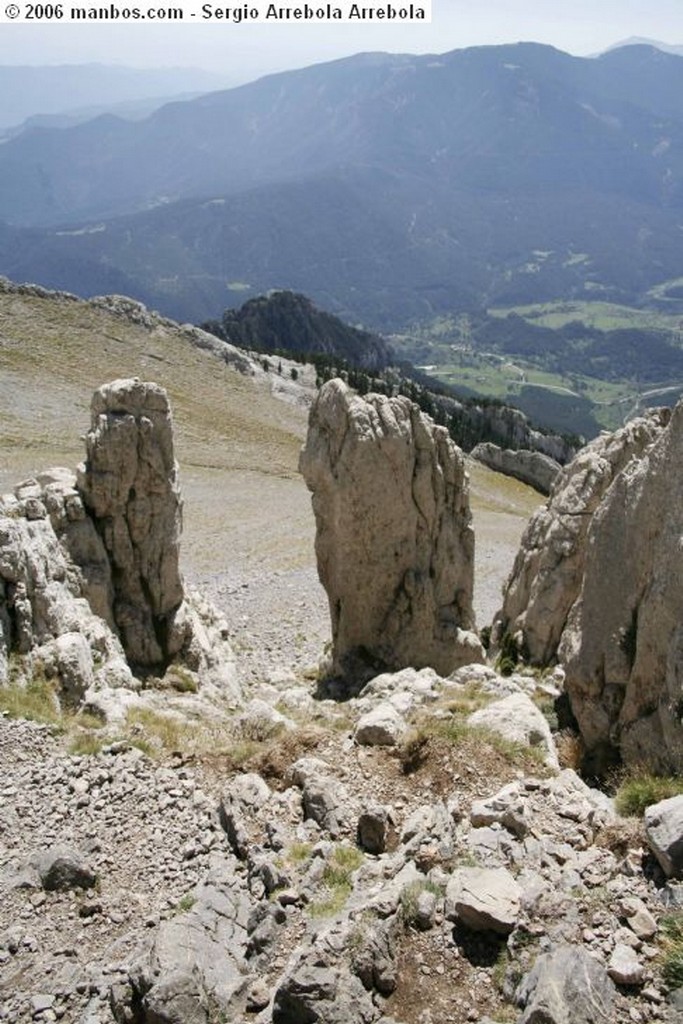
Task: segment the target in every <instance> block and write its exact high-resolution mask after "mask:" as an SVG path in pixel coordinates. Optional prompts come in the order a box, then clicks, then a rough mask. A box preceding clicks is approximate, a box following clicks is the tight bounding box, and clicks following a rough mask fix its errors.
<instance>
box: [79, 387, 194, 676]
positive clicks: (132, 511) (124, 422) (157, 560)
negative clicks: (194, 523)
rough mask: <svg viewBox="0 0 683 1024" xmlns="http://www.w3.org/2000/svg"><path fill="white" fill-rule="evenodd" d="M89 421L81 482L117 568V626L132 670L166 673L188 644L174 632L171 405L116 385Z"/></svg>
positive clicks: (176, 509) (175, 512) (175, 496)
mask: <svg viewBox="0 0 683 1024" xmlns="http://www.w3.org/2000/svg"><path fill="white" fill-rule="evenodd" d="M91 416H92V423H91V429H90V431H89V432H88V434H87V436H86V449H87V459H86V462H85V465H84V466H83V467H81V468H80V470H79V481H78V482H79V489H80V491H81V493H82V494H83V499H84V501H85V503H86V505H87V507H88V510H89V511H90V513H91V515H92V517H93V518H94V520H95V521H96V523H97V527H98V531H99V533H100V535H101V537H102V540H103V542H104V546H105V548H106V550H107V553H108V556H109V559H110V562H111V565H112V583H113V590H114V597H113V613H114V619H115V622H116V625H117V627H118V630H119V633H120V635H121V639H122V643H123V646H124V649H125V651H126V654H127V656H128V660H129V661H130V662H131V664H133V665H135V666H150V667H152V666H158V665H163V664H164V663H167V662H168V661H169V659H170V658H171V657H172V656H173V654H175V653H176V652H177V650H178V649H179V647H180V646H182V640H183V639H184V637H183V638H182V639H181V640H180V642H179V638H178V637H177V636H176V635H175V632H176V631H174V617H175V613H176V612H177V611H178V609H179V608H180V605H181V604H182V600H183V585H182V579H181V577H180V571H179V567H178V559H179V548H180V531H181V500H180V489H179V486H178V479H177V465H176V463H175V459H174V455H173V425H172V420H171V410H170V406H169V402H168V397H167V395H166V392H165V391H164V390H163V388H161V387H159V385H157V384H151V383H146V382H142V381H139V380H137V379H132V380H119V381H114V382H113V383H111V384H106V385H104V386H103V387H101V388H99V389H98V390H97V391H96V392H95V394H94V396H93V400H92V405H91Z"/></svg>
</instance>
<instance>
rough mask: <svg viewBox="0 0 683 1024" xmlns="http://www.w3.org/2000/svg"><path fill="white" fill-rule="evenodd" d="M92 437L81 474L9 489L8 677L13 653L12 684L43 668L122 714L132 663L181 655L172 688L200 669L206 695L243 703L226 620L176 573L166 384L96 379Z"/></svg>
mask: <svg viewBox="0 0 683 1024" xmlns="http://www.w3.org/2000/svg"><path fill="white" fill-rule="evenodd" d="M87 445H88V461H87V463H86V465H85V466H82V467H80V469H79V471H78V475H77V476H76V474H74V473H71V472H70V471H69V470H66V469H61V468H59V469H51V470H47V471H45V472H43V473H39V474H37V475H36V476H35V477H34V478H31V479H29V480H25V481H23V482H22V483H20V484H18V485H17V487H16V488H15V490H14V492H13V493H12V494H9V495H4V496H2V497H0V684H2V683H3V682H5V681H6V680H7V678H8V675H9V669H10V657H11V656H14V657H15V659H18V660H16V662H15V664H14V677H15V679H19V680H21V679H22V678H23V679H26V678H32V677H35V676H36V675H37V676H39V677H47V678H48V679H52V680H54V681H55V682H56V683H57V687H58V691H59V696H60V699H62V700H63V701H65V702H66V703H68V704H71V705H72V706H77V705H82V704H88V705H89V706H90V707H91V708H92V709H95V710H97V711H98V713H101V714H103V715H104V716H105V717H107V718H111V719H116V718H122V717H124V716H125V710H126V706H127V698H126V697H125V696H124V695H123V693H122V689H123V690H124V691H136V690H138V689H139V687H140V683H139V681H138V680H137V679H136V678H135V676H134V675H133V671H139V670H142V671H143V672H144V673H145V674H148V673H150V672H151V671H155V672H159V673H160V674H163V671H164V670H165V669H166V668H167V667H168V666H169V664H171V662H176V663H177V665H176V664H174V665H172V666H171V670H170V673H169V676H168V680H167V682H168V685H169V686H170V687H173V686H175V685H178V688H184V689H187V688H192V689H196V688H197V687H198V685H199V679H200V676H201V677H202V682H204V683H205V684H206V687H205V692H206V695H207V696H209V695H213V696H218V695H220V696H222V697H226V696H228V697H229V698H230V699H233V700H235V699H237V698H238V696H239V687H238V686H237V683H236V677H235V671H234V662H233V658H232V653H231V651H230V648H229V646H228V644H227V625H226V623H225V622H224V621H223V620H222V619H221V618H220V616H219V615H218V614H217V613H216V611H215V609H213V608H212V607H210V606H209V605H208V604H207V603H206V602H205V601H203V600H202V599H201V598H200V597H199V596H198V595H186V594H185V593H184V591H183V586H182V580H181V577H180V574H179V570H178V545H179V537H180V507H181V506H180V495H179V490H178V484H177V467H176V465H175V462H174V459H173V443H172V424H171V415H170V410H169V406H168V399H167V397H166V393H165V392H164V391H163V389H161V388H159V387H158V386H157V385H155V384H146V383H142V382H140V381H138V380H125V381H115V382H114V383H113V384H109V385H105V386H104V387H102V388H100V389H99V390H98V391H97V392H96V393H95V396H94V398H93V428H92V430H91V431H90V433H89V434H88V437H87ZM178 667H180V668H181V669H182V671H183V672H185V676H183V678H182V679H181V678H179V677H177V670H178ZM132 670H133V671H132ZM174 672H175V673H176V675H174V674H173V673H174ZM192 673H194V674H195V675H194V676H192V677H191V674H192Z"/></svg>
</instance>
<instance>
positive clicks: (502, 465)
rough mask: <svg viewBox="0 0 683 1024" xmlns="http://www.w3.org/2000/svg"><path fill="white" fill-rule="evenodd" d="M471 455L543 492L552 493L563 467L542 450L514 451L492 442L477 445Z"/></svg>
mask: <svg viewBox="0 0 683 1024" xmlns="http://www.w3.org/2000/svg"><path fill="white" fill-rule="evenodd" d="M470 455H471V456H472V458H473V459H476V460H477V461H478V462H482V463H483V464H484V465H485V466H488V467H489V468H490V469H495V470H496V472H498V473H504V474H505V476H513V477H514V478H515V479H516V480H521V481H522V483H523V484H528V485H529V486H530V487H533V488H535V490H537V491H540V492H541V494H550V488H551V487H552V485H553V483H554V481H555V478H556V477H557V474H558V473H559V472H560V469H561V468H562V467H561V466H560V463H559V462H556V461H555V459H552V458H551V457H550V456H549V455H544V454H543V453H542V452H533V451H528V450H527V449H526V448H521V449H520V450H519V451H512V449H510V448H499V447H498V445H496V444H491V443H490V442H482V443H481V444H478V445H476V447H475V448H473V449H472V451H471V452H470Z"/></svg>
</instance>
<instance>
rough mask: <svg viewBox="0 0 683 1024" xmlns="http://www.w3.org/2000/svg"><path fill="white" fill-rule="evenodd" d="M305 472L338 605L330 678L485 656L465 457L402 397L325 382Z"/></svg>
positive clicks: (323, 564) (304, 456) (322, 563)
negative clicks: (479, 635)
mask: <svg viewBox="0 0 683 1024" xmlns="http://www.w3.org/2000/svg"><path fill="white" fill-rule="evenodd" d="M300 469H301V471H302V473H303V475H304V478H305V480H306V483H307V485H308V487H309V490H311V491H312V493H313V509H314V512H315V517H316V525H317V534H316V554H317V558H318V574H319V576H320V579H321V582H322V583H323V586H324V587H325V589H326V591H327V595H328V599H329V603H330V613H331V617H332V636H333V652H332V657H333V672H334V673H336V674H338V675H340V676H342V677H345V678H346V679H347V680H352V681H353V682H354V683H357V682H358V681H365V680H366V679H368V678H369V677H370V676H371V675H374V674H376V673H377V672H378V671H381V670H383V669H385V668H389V669H400V668H403V667H406V666H412V667H415V668H422V667H424V666H432V667H433V668H435V669H436V671H437V672H440V673H441V674H444V675H447V674H448V673H449V672H451V671H452V670H454V669H455V668H457V667H458V666H459V665H462V664H465V663H467V662H472V661H477V660H482V654H481V648H480V645H479V643H478V641H477V640H476V638H475V637H473V636H472V635H471V634H468V633H467V632H466V631H468V630H471V629H472V628H473V626H474V614H473V611H472V584H473V559H474V533H473V530H472V525H471V515H470V509H469V492H468V480H467V475H466V473H465V468H464V460H463V456H462V453H461V452H460V450H459V449H458V448H457V447H456V446H455V445H454V444H453V442H452V441H451V439H450V438H449V436H448V433H447V431H446V430H445V429H444V428H443V427H437V426H434V424H433V423H432V421H431V420H430V419H428V418H427V417H426V416H424V415H423V414H422V413H421V412H420V410H419V409H418V407H417V406H416V405H414V404H413V403H412V402H410V401H409V400H408V399H406V398H402V397H399V398H386V397H385V396H383V395H367V396H366V397H365V398H361V397H360V396H358V395H356V394H354V393H353V392H352V391H351V390H350V389H349V388H348V387H347V386H346V385H345V384H344V383H343V382H342V381H340V380H333V381H329V382H328V383H327V384H326V385H324V387H323V388H322V389H321V391H320V393H319V395H318V398H317V400H316V402H315V403H314V405H313V408H312V409H311V415H310V420H309V430H308V437H307V440H306V445H305V447H304V449H303V451H302V453H301V460H300Z"/></svg>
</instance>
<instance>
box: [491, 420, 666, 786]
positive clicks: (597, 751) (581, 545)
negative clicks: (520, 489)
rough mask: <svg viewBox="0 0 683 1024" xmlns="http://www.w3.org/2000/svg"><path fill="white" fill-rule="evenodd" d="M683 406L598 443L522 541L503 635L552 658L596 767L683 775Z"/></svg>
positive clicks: (542, 659) (572, 468)
mask: <svg viewBox="0 0 683 1024" xmlns="http://www.w3.org/2000/svg"><path fill="white" fill-rule="evenodd" d="M681 465H683V405H679V406H678V407H677V408H676V409H675V410H674V412H673V413H670V412H669V411H668V410H656V411H654V412H652V413H651V414H650V415H649V416H647V417H643V418H642V419H638V420H634V421H633V422H632V423H629V424H628V425H627V426H626V427H624V428H623V429H622V430H619V431H617V433H616V434H614V435H607V436H602V437H600V438H598V439H597V440H596V441H594V442H593V443H592V444H591V445H589V446H588V447H587V448H586V449H584V450H583V451H582V452H580V453H579V455H578V456H577V458H576V459H575V460H574V462H573V463H571V464H570V465H569V466H568V467H567V468H566V469H565V470H564V471H563V472H562V474H561V475H560V477H559V478H558V482H557V483H556V485H555V487H554V489H553V492H552V494H551V497H550V500H549V502H548V503H547V505H546V506H545V507H544V508H543V509H542V510H540V512H539V513H537V514H536V516H534V518H533V519H532V520H531V522H530V524H529V527H528V528H527V531H526V533H525V535H524V538H523V540H522V547H521V549H520V553H519V555H518V557H517V561H516V563H515V567H514V569H513V573H512V576H511V578H510V581H509V583H508V587H507V592H506V595H505V604H504V607H503V610H502V612H501V613H500V614H499V617H498V621H497V625H496V632H497V636H498V638H500V637H501V636H502V634H503V633H504V632H506V631H507V632H509V633H511V634H513V635H514V636H516V637H517V638H518V640H519V642H520V644H523V645H524V646H525V647H526V650H527V652H528V654H529V656H530V658H531V660H532V661H533V662H535V663H536V664H548V663H549V662H551V661H552V660H554V659H555V658H557V659H559V661H560V662H561V663H562V664H563V666H564V668H565V671H566V683H565V685H566V690H567V692H568V694H569V698H570V701H571V705H572V709H573V711H574V714H575V716H576V718H577V721H578V723H579V727H580V730H581V734H582V738H583V740H584V743H585V745H586V750H587V756H588V759H589V761H590V762H591V763H592V766H593V770H596V771H598V772H599V771H602V770H604V768H605V767H606V766H607V765H609V763H610V761H612V760H613V759H614V758H615V756H619V757H621V759H623V760H624V761H625V762H626V763H631V764H642V765H646V766H648V767H649V768H651V769H654V770H655V771H662V772H672V771H673V772H679V771H681V770H683V721H682V720H683V627H681V625H680V623H681V619H682V618H683V574H682V573H681V571H680V557H681V556H680V551H681V536H683V473H682V472H681V469H680V467H681Z"/></svg>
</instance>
